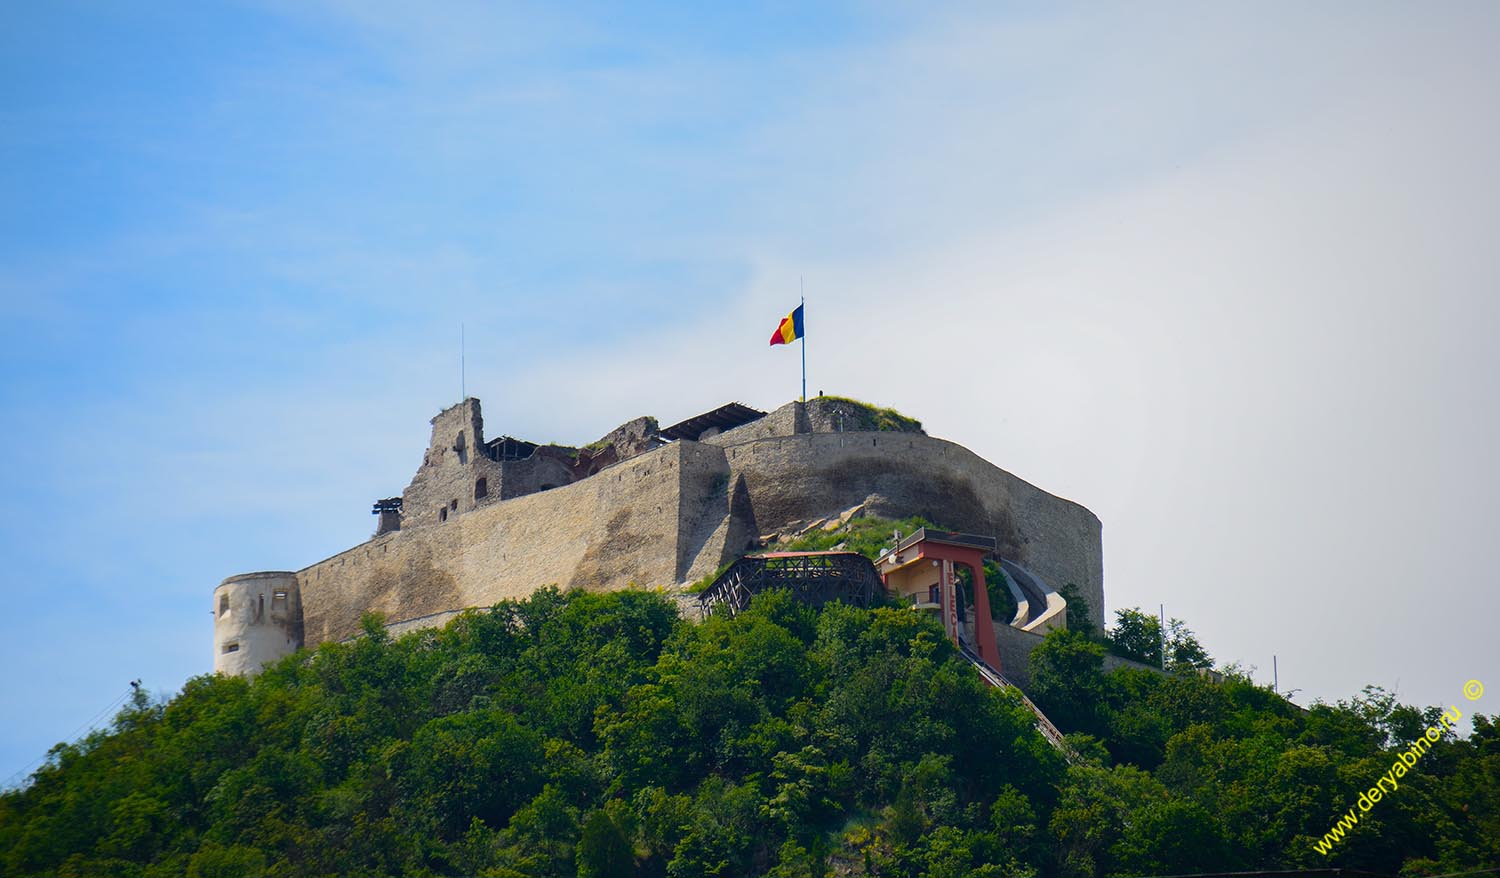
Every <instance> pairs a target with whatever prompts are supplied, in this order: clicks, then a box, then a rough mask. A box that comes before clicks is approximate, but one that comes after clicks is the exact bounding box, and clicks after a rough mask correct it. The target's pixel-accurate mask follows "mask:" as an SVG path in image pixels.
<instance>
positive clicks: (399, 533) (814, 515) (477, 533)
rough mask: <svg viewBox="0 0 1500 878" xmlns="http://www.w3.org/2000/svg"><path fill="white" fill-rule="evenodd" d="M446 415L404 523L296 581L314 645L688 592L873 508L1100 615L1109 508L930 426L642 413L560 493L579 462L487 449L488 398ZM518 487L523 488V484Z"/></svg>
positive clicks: (786, 413) (794, 412) (438, 422)
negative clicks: (791, 535)
mask: <svg viewBox="0 0 1500 878" xmlns="http://www.w3.org/2000/svg"><path fill="white" fill-rule="evenodd" d="M809 405H811V404H809ZM820 412H821V410H819V412H814V414H819V418H818V419H817V420H818V423H819V424H821V425H823V426H824V427H826V423H824V422H825V421H827V418H826V417H823V416H822V415H823V414H827V413H821V414H820ZM433 427H434V429H433V436H432V442H431V444H430V447H429V449H428V451H427V453H426V455H425V456H424V460H423V464H422V467H421V469H419V471H418V474H417V476H416V477H415V478H414V479H413V480H412V483H411V485H410V486H408V489H407V492H406V493H405V495H404V498H405V515H404V516H403V521H402V525H401V529H400V530H396V531H392V532H387V533H381V534H379V535H377V536H375V537H374V538H372V539H371V540H369V541H368V542H365V543H363V544H361V545H359V546H355V547H354V548H352V549H349V550H347V551H344V552H340V553H339V554H337V555H334V556H333V557H331V558H327V559H325V560H323V561H320V562H318V563H316V564H313V565H311V566H309V567H307V568H305V569H303V570H301V571H298V572H297V574H296V575H295V582H296V586H297V592H298V593H299V595H300V602H301V622H302V630H303V634H304V641H303V642H304V643H305V644H306V645H315V644H318V643H321V642H324V641H330V640H331V641H338V640H345V639H347V638H349V637H352V636H354V635H356V634H357V633H358V631H359V620H360V618H361V616H362V615H363V614H365V613H366V612H371V611H374V612H378V613H381V614H383V615H384V616H385V618H386V619H387V621H388V623H390V624H406V625H408V626H420V625H422V624H428V623H429V622H430V623H431V624H437V623H438V622H440V621H442V620H445V619H447V618H449V617H450V616H451V615H452V613H453V612H454V611H457V610H462V609H464V608H468V607H486V606H490V605H492V604H494V603H496V602H498V601H501V600H504V599H507V598H523V597H526V596H528V595H530V594H531V593H532V592H533V591H535V590H536V589H537V588H540V587H542V586H545V585H549V584H557V585H559V586H562V587H565V588H566V587H573V586H577V587H583V588H590V589H600V590H610V589H617V588H624V587H627V586H630V585H632V584H634V585H639V586H647V587H649V586H666V587H669V588H671V587H675V586H677V585H679V584H681V583H685V582H691V581H693V580H696V579H699V578H702V577H704V576H706V575H708V574H711V573H712V572H714V571H715V570H716V569H717V568H718V567H720V566H722V565H723V564H724V563H725V562H727V561H729V560H732V559H733V558H735V557H738V556H739V555H740V554H742V553H743V552H745V551H746V550H747V549H750V548H752V547H753V546H754V545H755V541H756V539H757V536H758V535H759V534H763V533H771V532H786V531H787V530H789V529H790V528H792V527H793V526H795V525H797V524H799V523H805V522H808V521H811V520H815V519H819V518H826V517H830V516H832V515H835V514H837V513H839V512H840V511H843V510H846V509H849V508H851V507H854V506H858V505H861V504H863V505H864V506H865V508H866V509H867V510H868V511H869V512H870V513H871V514H875V515H882V516H888V517H892V518H904V517H906V516H910V515H921V516H923V517H925V518H927V519H929V520H930V521H933V522H934V523H937V524H940V525H942V526H944V527H951V528H955V529H959V530H964V531H968V532H971V533H980V534H986V535H993V536H995V537H996V539H997V542H998V544H999V547H1000V552H1001V554H1002V555H1003V556H1004V557H1006V558H1010V559H1012V560H1014V561H1016V562H1018V563H1020V564H1022V565H1024V566H1025V567H1026V568H1028V569H1029V570H1031V571H1033V572H1035V573H1036V574H1037V575H1038V576H1040V577H1042V578H1044V579H1045V580H1047V581H1048V582H1050V583H1053V584H1056V585H1062V584H1066V583H1074V584H1076V585H1077V586H1078V587H1079V589H1080V591H1081V592H1082V594H1083V595H1084V596H1085V597H1086V598H1087V600H1088V601H1089V606H1090V610H1091V615H1092V616H1093V617H1094V622H1095V624H1098V625H1101V626H1102V624H1103V610H1104V598H1103V569H1102V557H1101V549H1100V524H1099V520H1098V519H1097V518H1096V517H1094V515H1093V514H1092V513H1091V512H1089V511H1088V510H1087V509H1085V508H1083V507H1082V506H1079V505H1078V504H1076V503H1072V502H1070V501H1067V500H1063V499H1060V498H1058V497H1054V496H1052V495H1051V494H1048V493H1046V492H1045V491H1042V490H1040V489H1039V488H1036V487H1035V486H1033V485H1031V484H1028V483H1027V482H1025V481H1023V480H1021V479H1019V478H1017V477H1015V476H1013V475H1011V474H1009V473H1007V472H1005V471H1003V470H1001V469H999V468H998V467H995V466H994V465H992V464H990V463H988V462H987V461H985V460H983V459H982V458H980V457H978V456H977V455H975V454H974V453H972V452H970V451H968V450H967V449H965V448H963V447H961V446H958V445H955V444H953V443H951V442H947V441H945V440H942V439H935V438H932V437H930V436H927V435H925V434H923V433H921V432H809V429H810V420H809V416H808V412H807V411H806V407H804V406H803V405H802V404H799V403H793V404H789V405H786V406H782V407H781V408H779V409H777V410H776V411H775V412H772V413H770V414H768V415H767V416H766V417H764V418H760V419H758V420H756V421H754V422H752V423H750V424H747V425H745V426H743V427H740V428H737V429H733V430H729V431H727V432H724V433H721V434H718V435H715V436H712V437H706V438H705V441H702V442H695V441H689V440H682V441H677V442H671V443H669V444H665V445H656V443H657V442H659V441H660V440H659V439H658V438H656V436H655V422H654V421H651V420H649V419H640V420H639V423H637V422H632V424H630V425H627V427H628V428H629V429H625V428H622V430H621V431H617V433H619V435H618V436H616V435H615V434H611V437H612V441H611V442H610V443H609V444H610V448H611V449H615V448H616V447H617V446H618V447H619V448H620V449H623V452H624V453H632V454H633V456H630V457H627V458H626V459H623V460H621V461H619V462H617V463H613V464H610V465H607V466H605V467H604V468H603V469H600V470H599V471H598V472H594V473H592V474H591V475H584V476H582V477H580V475H579V474H578V473H572V477H573V478H574V479H576V480H574V481H571V482H567V483H560V484H558V485H557V486H556V487H552V486H551V482H550V480H551V479H553V478H556V479H558V480H559V482H563V480H564V479H566V478H567V477H568V476H569V473H568V471H567V468H566V464H565V462H564V461H563V460H562V459H561V458H558V459H552V458H553V456H552V455H549V454H543V453H542V451H543V450H544V449H537V453H536V454H535V455H533V456H532V457H531V458H528V459H527V460H521V461H509V460H492V459H490V458H488V457H486V456H485V455H484V451H483V447H482V445H481V443H482V438H483V433H482V430H483V424H482V420H481V419H480V416H479V410H478V400H472V399H471V400H466V401H465V402H463V403H460V404H459V405H457V406H453V407H451V408H449V409H447V410H445V411H444V412H443V413H440V414H439V415H438V417H436V418H434V419H433ZM651 446H654V447H651ZM479 479H485V480H486V484H485V485H484V486H483V488H482V489H481V490H478V491H477V493H478V496H476V483H477V482H478V480H479ZM490 479H494V480H495V481H489V480H490ZM508 481H516V482H517V484H516V485H515V486H514V488H515V489H517V490H524V492H525V493H523V494H522V495H521V496H513V495H512V493H511V490H510V489H507V488H505V487H504V486H505V484H506V483H507V482H508ZM523 481H525V482H528V483H527V484H522V482H523ZM531 482H534V483H531ZM502 491H503V496H502ZM423 620H429V622H424V621H423ZM431 620H436V621H431Z"/></svg>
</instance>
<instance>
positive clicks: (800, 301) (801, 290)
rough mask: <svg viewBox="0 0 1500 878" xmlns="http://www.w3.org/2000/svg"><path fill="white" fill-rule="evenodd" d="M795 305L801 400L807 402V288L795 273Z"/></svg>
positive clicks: (800, 276) (800, 277)
mask: <svg viewBox="0 0 1500 878" xmlns="http://www.w3.org/2000/svg"><path fill="white" fill-rule="evenodd" d="M797 307H798V308H801V309H802V401H803V402H807V290H806V288H805V287H804V286H803V285H802V275H800V274H799V275H797Z"/></svg>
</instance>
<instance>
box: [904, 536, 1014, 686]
mask: <svg viewBox="0 0 1500 878" xmlns="http://www.w3.org/2000/svg"><path fill="white" fill-rule="evenodd" d="M993 551H995V539H994V537H986V536H980V535H978V534H965V533H957V532H954V531H939V530H930V529H928V528H921V529H919V530H918V531H917V532H916V533H914V534H912V535H911V536H909V537H906V538H905V539H903V540H901V541H900V542H898V543H897V544H896V548H895V549H893V550H891V551H890V552H887V553H886V554H885V555H882V556H881V558H880V560H879V562H877V564H876V569H878V570H879V571H880V578H881V580H882V581H884V582H885V587H886V589H887V590H888V591H889V592H890V593H891V594H893V595H896V596H897V597H901V598H907V599H912V600H914V604H915V606H916V607H918V608H920V609H927V610H936V611H937V612H938V613H939V614H940V616H941V618H942V622H943V630H944V631H946V632H947V633H948V636H949V637H950V638H951V639H952V640H953V642H954V643H956V644H957V645H958V646H959V647H961V648H968V649H972V650H973V651H974V652H976V653H978V655H979V658H980V659H981V660H982V661H983V662H984V663H985V664H986V665H988V666H989V667H991V668H993V669H995V670H996V671H1000V670H1001V667H1000V648H999V646H998V645H997V644H996V642H995V626H994V624H993V623H992V622H991V620H990V596H989V591H988V590H987V589H986V588H985V582H984V556H985V555H987V554H989V553H991V552H993ZM955 565H957V566H960V567H967V568H969V572H970V575H971V578H970V582H972V583H973V592H974V593H973V594H972V595H968V596H967V597H969V598H971V599H972V600H973V602H974V616H973V618H974V640H973V643H969V642H967V640H968V638H967V635H966V631H965V624H964V617H965V615H966V607H965V603H966V602H965V601H963V600H960V597H961V596H960V594H959V589H958V582H957V577H956V576H955V575H954V566H955Z"/></svg>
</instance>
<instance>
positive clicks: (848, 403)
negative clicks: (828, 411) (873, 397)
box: [818, 396, 922, 433]
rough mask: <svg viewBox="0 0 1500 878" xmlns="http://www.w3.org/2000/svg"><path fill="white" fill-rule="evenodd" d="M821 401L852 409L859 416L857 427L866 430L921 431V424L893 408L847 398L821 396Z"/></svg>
mask: <svg viewBox="0 0 1500 878" xmlns="http://www.w3.org/2000/svg"><path fill="white" fill-rule="evenodd" d="M818 398H819V399H822V400H829V401H832V402H837V403H841V404H842V405H843V406H844V407H853V408H854V409H856V412H855V414H856V415H858V416H860V421H861V422H860V424H859V426H860V427H862V428H864V429H867V430H879V431H883V432H885V431H888V432H896V433H919V432H921V430H922V422H921V421H919V420H917V419H916V418H911V417H907V416H906V415H903V414H901V413H900V412H898V411H896V410H895V409H893V408H885V407H882V406H878V405H872V404H871V403H868V402H864V401H863V400H858V399H851V398H850V397H847V396H821V397H818Z"/></svg>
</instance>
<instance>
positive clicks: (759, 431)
mask: <svg viewBox="0 0 1500 878" xmlns="http://www.w3.org/2000/svg"><path fill="white" fill-rule="evenodd" d="M803 405H804V404H803V403H800V402H789V403H787V404H786V405H784V406H781V407H780V408H778V409H776V410H775V411H773V412H770V413H768V414H767V415H766V416H765V417H763V418H757V419H756V420H754V421H751V422H750V423H748V424H745V425H743V426H740V427H735V428H734V429H733V430H725V431H724V432H722V433H719V434H717V435H715V436H709V437H706V438H705V439H703V441H704V442H706V443H709V444H712V445H719V446H727V445H734V444H736V443H740V442H753V441H755V440H756V439H769V438H771V437H772V436H792V435H795V434H797V433H806V432H809V427H808V422H807V413H806V412H805V411H804V409H803Z"/></svg>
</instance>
